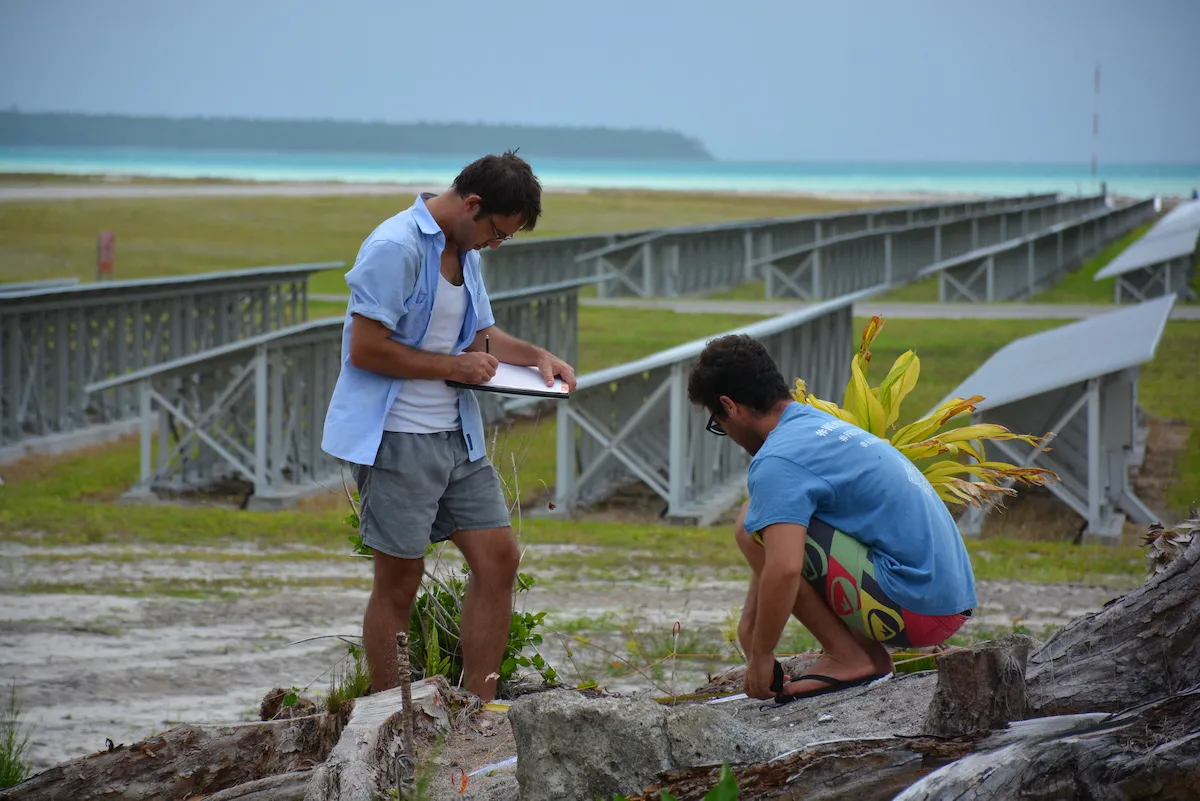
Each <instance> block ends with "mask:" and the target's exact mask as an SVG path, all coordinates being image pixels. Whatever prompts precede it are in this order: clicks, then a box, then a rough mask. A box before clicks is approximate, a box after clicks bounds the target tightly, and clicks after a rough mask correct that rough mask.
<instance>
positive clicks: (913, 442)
mask: <svg viewBox="0 0 1200 801" xmlns="http://www.w3.org/2000/svg"><path fill="white" fill-rule="evenodd" d="M882 329H883V318H882V317H872V318H871V322H870V323H868V324H867V327H866V328H865V329H863V335H862V343H861V344H860V345H859V348H858V353H856V354H855V356H854V358H853V359H852V360H851V362H850V381H849V382H848V383H847V384H846V395H845V398H844V399H843V401H842V405H841V406H838V405H837V404H836V403H834V402H832V401H827V400H822V399H820V398H817V397H815V396H813V395H812V394H810V393H809V392H808V390H807V388H806V387H805V384H804V381H803V380H802V379H799V378H797V379H796V389H795V390H793V392H792V397H793V398H795V399H796V400H797V401H799V402H801V403H807V404H808V405H810V406H814V407H816V408H818V409H821V410H823V411H825V412H828V413H829V414H832V415H833V416H835V417H837V418H840V419H842V420H845V421H846V422H847V423H850V424H851V425H855V426H858V427H859V428H861V429H863V430H864V431H867V432H869V433H871V434H874V435H875V436H877V437H879V438H880V439H885V440H887V441H888V442H890V443H891V444H892V445H893V446H894V447H895V448H896V449H897V450H898V451H900V453H902V454H904V455H905V456H907V457H908V458H909V459H910V460H912V461H913V463H914V464H916V465H917V466H918V467H919V466H920V465H921V463H922V462H927V464H925V466H924V467H923V468H922V469H921V472H922V473H923V474H924V476H925V478H926V479H928V480H929V483H930V484H932V485H933V488H934V489H935V490H936V491H937V494H938V497H940V498H941V499H942V500H944V501H946V502H948V503H956V504H962V503H970V504H973V505H976V506H978V505H981V504H982V503H983V502H984V501H985V500H990V499H995V498H998V497H999V496H1000V495H1016V490H1015V489H1013V488H1012V486H1011V484H1013V483H1016V482H1021V483H1025V484H1028V485H1030V486H1043V485H1044V484H1045V483H1046V482H1047V481H1050V480H1057V479H1058V476H1056V475H1055V474H1054V473H1053V472H1052V471H1050V470H1045V469H1043V468H1040V467H1017V466H1016V465H1011V464H1008V463H1007V462H997V461H989V460H988V459H987V455H986V453H985V450H984V442H985V441H986V440H993V441H995V440H1006V439H1008V440H1012V439H1015V440H1021V441H1023V442H1027V443H1029V444H1031V445H1034V446H1038V445H1040V444H1041V443H1042V441H1043V439H1042V438H1041V437H1035V436H1033V435H1030V434H1014V433H1012V432H1011V431H1009V430H1008V429H1007V428H1005V427H1004V426H1002V425H996V424H994V423H979V424H975V425H965V426H961V427H957V428H951V427H948V425H949V423H950V422H951V421H952V420H954V419H955V418H957V417H959V416H961V415H964V414H969V413H970V412H973V411H974V410H975V404H977V403H978V402H979V401H981V400H983V397H982V396H980V395H974V396H972V397H970V398H952V399H951V400H948V401H946V402H945V403H943V404H942V405H941V406H939V407H938V408H937V409H935V410H933V411H932V412H930V413H929V414H928V415H926V416H925V417H922V418H921V419H920V420H917V421H915V422H913V423H909V424H908V425H906V426H902V427H900V428H898V429H897V428H895V426H896V421H897V420H898V419H899V418H900V404H901V403H903V401H904V399H905V398H906V397H907V396H908V394H909V393H910V392H912V390H913V387H915V386H916V385H917V378H918V377H919V376H920V373H921V361H920V359H918V358H917V354H916V353H914V352H913V351H911V350H909V351H906V352H904V353H903V354H901V355H900V356H899V357H898V358H897V359H896V361H895V362H894V363H893V364H892V369H891V370H889V371H888V374H887V376H885V377H884V379H883V381H882V382H881V383H880V384H879V386H877V387H871V386H870V385H868V384H867V368H868V367H869V366H870V363H871V343H872V342H873V341H874V340H875V337H877V336H878V335H879V332H880V331H881V330H882ZM939 456H943V457H946V458H943V459H940V460H936V461H930V460H934V459H935V458H936V457H939ZM962 456H969V457H971V458H972V459H973V460H974V461H973V462H972V461H966V460H963V459H961V458H960V457H962ZM967 476H973V477H974V478H975V479H976V480H975V481H970V480H968V479H967V478H966V477H967Z"/></svg>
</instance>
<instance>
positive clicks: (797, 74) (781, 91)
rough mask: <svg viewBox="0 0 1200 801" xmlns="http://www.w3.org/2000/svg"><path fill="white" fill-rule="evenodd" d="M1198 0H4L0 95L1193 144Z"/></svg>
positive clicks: (977, 148) (889, 149) (709, 131)
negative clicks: (1096, 88)
mask: <svg viewBox="0 0 1200 801" xmlns="http://www.w3.org/2000/svg"><path fill="white" fill-rule="evenodd" d="M1198 42H1200V0H1090V1H1088V0H1005V1H1004V2H985V1H984V0H942V1H941V2H934V0H858V1H857V2H856V1H855V0H825V2H810V1H809V0H743V3H742V4H741V5H740V6H739V5H738V4H737V3H734V2H729V1H728V0H726V1H725V2H717V0H689V1H688V2H684V0H604V1H603V2H594V3H593V2H582V0H509V2H486V3H485V2H478V0H453V1H452V2H434V1H430V0H427V1H426V2H405V0H328V1H327V2H321V3H317V2H314V0H204V1H203V2H190V3H187V2H184V0H107V1H105V2H101V1H100V0H0V107H3V108H11V107H12V106H14V105H15V106H16V107H18V108H19V109H21V110H29V111H33V110H53V111H89V112H105V111H108V112H121V113H135V114H168V115H191V114H209V115H235V116H264V117H332V118H337V119H356V120H361V119H368V120H389V121H422V120H435V121H467V122H473V121H487V122H515V123H538V124H554V125H608V126H613V127H647V128H669V129H674V130H680V131H683V132H685V133H687V134H689V135H692V136H695V137H697V138H699V139H700V140H701V141H702V142H703V143H704V144H705V145H706V146H707V147H708V148H709V150H710V151H711V152H712V153H713V154H714V155H716V156H717V157H719V158H725V159H753V160H789V161H829V160H864V159H865V160H873V161H898V160H899V161H905V160H907V161H1010V162H1011V161H1018V162H1019V161H1074V162H1088V161H1090V159H1091V153H1092V149H1093V142H1092V110H1093V107H1094V105H1095V104H1096V99H1095V97H1094V93H1093V81H1092V78H1093V71H1094V68H1095V66H1096V64H1097V62H1099V63H1100V65H1101V70H1102V82H1101V94H1100V97H1099V111H1100V137H1099V155H1100V158H1101V160H1102V161H1106V162H1108V163H1114V162H1118V161H1176V162H1178V161H1188V162H1197V161H1200V45H1198Z"/></svg>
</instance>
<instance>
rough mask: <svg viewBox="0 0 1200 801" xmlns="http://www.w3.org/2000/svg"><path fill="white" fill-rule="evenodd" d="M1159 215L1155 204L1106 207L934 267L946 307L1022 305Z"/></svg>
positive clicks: (932, 271) (928, 270) (926, 272)
mask: <svg viewBox="0 0 1200 801" xmlns="http://www.w3.org/2000/svg"><path fill="white" fill-rule="evenodd" d="M1153 214H1154V201H1153V199H1149V200H1143V201H1138V202H1134V203H1130V204H1128V205H1125V206H1120V207H1116V208H1111V209H1110V208H1107V207H1104V208H1101V210H1099V211H1095V212H1092V213H1090V214H1087V215H1086V216H1085V217H1083V218H1081V219H1075V220H1071V221H1068V222H1060V223H1057V224H1055V225H1054V226H1052V227H1051V228H1049V229H1046V230H1042V231H1038V232H1035V233H1032V234H1028V235H1026V236H1023V237H1021V238H1019V239H1015V240H1010V241H1008V242H1003V243H1001V244H999V245H995V246H991V247H986V248H983V249H980V250H977V251H973V252H971V253H967V254H965V255H963V256H960V257H956V258H951V259H947V260H944V261H942V262H940V263H937V264H932V265H930V266H928V267H926V268H924V269H923V270H921V272H920V276H921V277H925V276H929V275H936V276H937V277H938V299H939V300H940V301H941V302H943V303H955V302H960V301H964V302H967V303H992V302H995V301H1007V300H1019V299H1022V298H1027V297H1030V296H1032V295H1035V294H1036V293H1038V292H1039V291H1041V290H1043V289H1045V288H1047V287H1049V286H1051V285H1053V284H1054V283H1056V282H1057V281H1058V280H1059V279H1061V278H1062V276H1063V275H1064V274H1065V273H1066V272H1068V271H1070V270H1072V269H1075V268H1076V267H1078V266H1079V265H1081V264H1082V263H1083V262H1084V261H1085V260H1086V259H1088V258H1089V257H1090V256H1092V255H1094V254H1095V253H1098V252H1099V251H1101V250H1103V249H1104V248H1105V247H1107V245H1108V244H1109V243H1110V242H1112V241H1114V240H1116V239H1119V238H1120V237H1122V236H1124V235H1125V234H1126V233H1128V232H1129V231H1131V230H1132V229H1134V228H1136V227H1137V226H1138V225H1140V224H1142V223H1143V222H1145V221H1146V220H1147V219H1148V218H1150V217H1151V216H1152V215H1153Z"/></svg>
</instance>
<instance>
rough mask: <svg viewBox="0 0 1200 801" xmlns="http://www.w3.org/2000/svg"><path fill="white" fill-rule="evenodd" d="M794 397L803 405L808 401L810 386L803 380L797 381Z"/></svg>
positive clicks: (793, 392) (798, 379)
mask: <svg viewBox="0 0 1200 801" xmlns="http://www.w3.org/2000/svg"><path fill="white" fill-rule="evenodd" d="M792 397H793V398H795V399H796V400H798V401H800V402H801V403H804V402H806V401H807V400H808V384H806V383H804V379H803V378H797V379H796V388H795V389H794V390H793V391H792Z"/></svg>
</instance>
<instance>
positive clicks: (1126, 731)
mask: <svg viewBox="0 0 1200 801" xmlns="http://www.w3.org/2000/svg"><path fill="white" fill-rule="evenodd" d="M1064 718H1066V719H1070V720H1073V721H1074V723H1075V724H1076V725H1073V726H1071V727H1069V728H1066V729H1064V728H1062V727H1061V726H1056V725H1055V724H1056V723H1061V722H1062V721H1063V720H1064ZM1064 718H1056V717H1050V718H1039V719H1035V720H1028V721H1022V722H1021V723H1020V724H1018V725H1017V726H1014V727H1013V729H1012V730H1011V731H1010V732H1004V733H1002V734H1001V735H1000V736H998V737H996V738H995V739H994V740H990V741H986V740H985V741H984V742H982V743H980V750H986V753H978V754H972V755H970V756H967V757H965V758H964V759H961V760H959V761H957V762H955V763H954V764H952V765H949V766H948V767H945V768H943V769H942V770H939V771H938V772H936V773H934V774H932V775H930V776H927V777H926V778H924V779H923V780H921V781H919V782H917V783H916V784H914V785H913V786H912V787H910V788H908V790H906V791H905V792H904V793H902V794H901V795H899V796H897V797H896V798H897V801H901V800H903V801H934V799H937V800H938V801H941V799H953V798H1023V799H1047V801H1049V799H1059V798H1089V799H1096V801H1108V799H1112V801H1118V799H1120V801H1125V800H1126V799H1168V798H1169V799H1177V800H1179V801H1184V800H1185V799H1194V798H1200V685H1198V686H1196V687H1193V688H1191V689H1189V690H1185V691H1183V692H1180V693H1176V694H1173V695H1170V696H1168V697H1166V698H1160V699H1159V700H1156V701H1149V702H1146V703H1143V704H1140V705H1138V706H1135V707H1133V708H1131V709H1127V710H1125V711H1123V712H1119V713H1116V714H1112V715H1099V716H1098V715H1096V714H1094V713H1093V714H1089V715H1070V716H1064ZM1097 718H1099V719H1097ZM997 746H1000V747H997Z"/></svg>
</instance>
